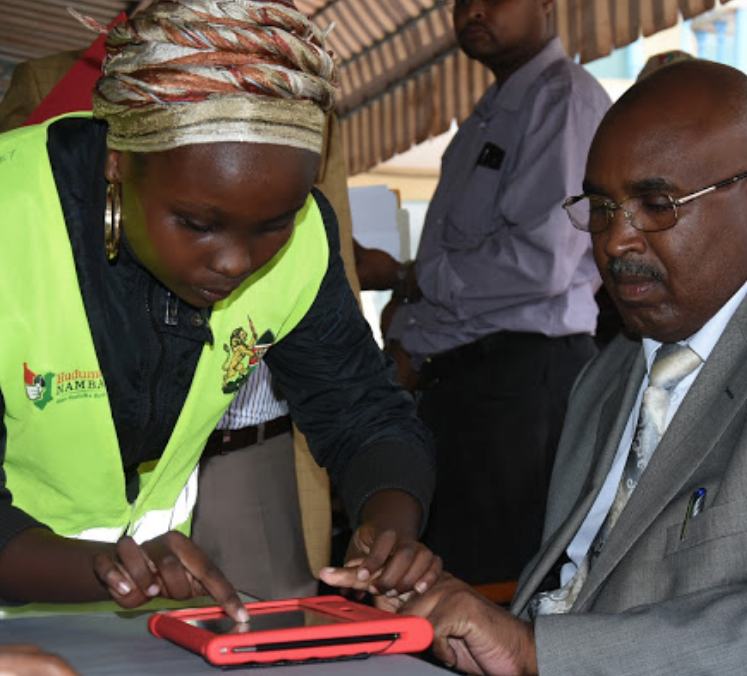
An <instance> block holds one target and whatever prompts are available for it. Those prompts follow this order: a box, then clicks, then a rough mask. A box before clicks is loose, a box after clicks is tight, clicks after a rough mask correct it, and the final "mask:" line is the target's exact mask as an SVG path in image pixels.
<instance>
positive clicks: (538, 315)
mask: <svg viewBox="0 0 747 676" xmlns="http://www.w3.org/2000/svg"><path fill="white" fill-rule="evenodd" d="M552 9H553V0H509V1H506V2H496V1H495V0H493V1H491V0H455V2H454V17H453V18H454V27H455V30H456V34H457V39H458V41H459V44H460V46H461V48H462V49H463V50H464V52H465V53H466V54H467V55H468V56H469V57H470V58H473V59H476V60H478V61H480V62H481V63H483V64H484V65H486V66H487V67H488V68H490V70H491V71H492V72H493V74H494V75H495V79H496V82H495V84H494V85H492V86H491V87H490V88H489V89H488V90H487V92H486V93H485V94H484V96H483V97H482V99H481V100H480V101H479V102H478V104H477V106H476V107H475V110H474V112H473V113H472V115H471V116H470V117H469V118H467V120H465V122H464V123H463V124H462V125H461V126H460V129H459V131H458V133H457V134H456V136H455V138H454V140H453V141H452V143H451V145H450V146H449V148H448V149H447V150H446V153H445V154H444V156H443V160H442V169H441V178H440V181H439V184H438V187H437V189H436V192H435V195H434V197H433V199H432V201H431V203H430V206H429V209H428V214H427V217H426V221H425V226H424V229H423V235H422V239H421V242H420V246H419V250H418V254H417V259H416V260H415V261H414V262H407V263H404V264H402V265H399V266H398V265H397V263H396V262H395V261H394V260H393V259H392V260H384V261H382V260H378V261H376V262H377V263H378V265H375V266H374V267H375V268H376V278H374V279H372V280H367V279H366V278H365V274H364V275H363V276H362V286H363V287H364V288H366V286H368V287H369V288H393V289H394V305H393V306H390V307H389V308H387V311H386V312H385V317H386V323H387V324H388V330H387V333H386V337H387V350H388V351H389V352H390V353H391V354H392V356H393V357H394V358H395V359H396V361H397V363H398V366H399V372H400V379H401V380H402V381H403V383H405V385H406V386H408V387H409V388H410V389H415V390H419V391H420V392H422V396H421V399H420V409H421V414H422V416H423V418H424V419H425V420H426V421H427V422H428V423H430V425H431V426H432V428H433V430H434V433H435V436H436V440H437V447H438V477H437V489H436V493H435V498H434V503H433V506H432V509H431V514H430V524H429V526H428V530H427V532H426V540H427V542H428V543H429V545H430V546H431V548H432V549H433V550H434V551H435V552H437V553H438V554H440V555H441V556H442V557H443V559H444V567H445V568H446V569H447V570H449V571H451V572H452V573H454V574H455V575H457V576H458V577H461V578H462V579H464V580H466V581H467V582H470V583H472V584H480V583H486V582H496V581H501V580H511V579H515V578H516V577H518V574H519V572H520V571H521V569H522V567H523V565H524V564H525V563H526V562H527V561H528V560H529V558H531V556H532V554H533V553H534V552H535V551H536V549H537V547H538V545H539V542H540V534H541V529H542V523H543V517H544V511H545V495H546V493H547V488H548V481H549V476H550V470H551V468H552V463H553V458H554V454H555V448H556V446H557V442H558V437H559V433H560V429H561V425H562V421H563V417H564V414H565V408H566V402H567V398H568V394H569V392H570V389H571V386H572V384H573V381H574V379H575V377H576V375H577V374H578V372H579V370H580V369H581V367H582V366H583V365H584V364H585V363H586V361H587V360H588V359H589V358H590V357H591V356H593V354H594V353H595V347H594V343H593V339H592V334H593V332H594V329H595V325H596V318H597V311H598V309H597V306H596V303H595V301H594V293H595V292H596V290H597V289H598V287H599V284H600V281H599V276H598V273H597V271H596V268H595V266H594V262H593V260H592V257H591V251H590V239H589V237H588V235H586V234H585V233H581V232H578V231H576V230H574V229H573V227H572V226H571V224H570V223H569V222H568V218H567V217H566V215H565V213H564V212H563V209H562V208H561V204H562V202H563V199H564V198H565V196H566V195H569V194H575V193H577V192H579V191H580V190H581V182H582V178H583V172H584V165H585V158H586V155H587V151H588V149H589V145H590V143H591V139H592V136H593V134H594V131H595V130H596V128H597V125H598V123H599V121H600V120H601V118H602V116H603V115H604V113H605V112H606V110H607V108H608V107H609V105H610V99H609V97H608V96H607V94H606V93H605V91H604V90H603V89H602V87H601V86H600V85H599V83H597V82H596V81H595V80H594V79H593V78H592V77H591V76H590V75H589V74H588V73H587V72H586V71H585V70H584V69H583V68H581V67H580V66H578V65H577V64H575V63H573V61H572V60H571V59H570V58H569V57H568V56H567V55H566V53H565V51H564V50H563V47H562V45H561V43H560V40H559V39H558V38H554V39H553V38H552V37H551V34H550V14H551V12H552ZM357 253H358V262H359V264H360V265H359V268H360V269H361V271H364V270H365V267H364V266H365V265H366V264H370V262H371V258H370V255H374V253H373V252H371V251H370V250H361V249H358V252H357ZM377 254H378V252H377ZM382 262H383V263H384V264H383V265H381V263H382ZM395 306H396V309H395ZM392 311H393V314H392Z"/></svg>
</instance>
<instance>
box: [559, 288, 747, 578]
mask: <svg viewBox="0 0 747 676" xmlns="http://www.w3.org/2000/svg"><path fill="white" fill-rule="evenodd" d="M745 296H747V283H745V284H744V285H742V287H741V288H740V289H739V290H738V291H737V292H736V293H735V294H734V295H733V296H732V297H731V298H730V299H729V300H728V301H727V302H726V304H725V305H724V306H723V307H722V308H721V309H720V310H719V311H718V312H717V313H716V314H715V315H714V316H713V317H712V318H711V319H710V320H709V321H708V323H707V324H705V326H703V328H701V329H700V331H698V332H697V333H696V334H694V335H693V336H691V337H690V338H689V339H688V340H685V341H683V342H684V343H685V344H686V345H689V347H690V349H691V350H693V352H695V353H696V354H697V355H698V356H699V357H700V358H701V360H702V363H701V364H700V366H698V368H696V369H695V370H694V371H693V372H692V373H691V374H690V375H688V376H687V377H686V378H683V379H682V380H681V381H680V382H679V383H678V384H677V386H676V387H675V388H674V390H672V393H671V395H670V401H669V410H668V412H667V419H666V424H667V425H669V423H670V421H671V420H672V418H673V417H674V414H675V413H676V412H677V409H678V408H679V407H680V404H681V403H682V400H683V399H684V398H685V395H687V393H688V391H689V390H690V386H691V385H692V384H693V382H694V381H695V378H697V376H698V374H699V373H700V371H701V369H702V368H703V364H704V363H705V361H706V359H708V357H709V356H710V354H711V352H712V351H713V348H714V347H715V345H716V343H717V342H718V339H719V338H720V337H721V334H722V333H723V332H724V329H725V328H726V325H727V324H728V323H729V321H730V320H731V318H732V316H733V315H734V312H735V311H736V309H737V307H738V306H739V304H740V303H741V302H742V300H744V298H745ZM659 347H661V343H659V342H658V341H656V340H652V339H651V338H644V339H643V352H644V355H645V358H646V375H645V376H644V378H643V381H642V382H641V387H640V389H639V390H638V397H637V399H636V402H635V405H634V406H633V409H632V410H631V412H630V417H629V418H628V423H627V425H626V426H625V431H624V432H623V435H622V437H621V438H620V444H619V446H618V447H617V453H616V454H615V459H614V461H613V462H612V467H611V468H610V471H609V473H608V474H607V478H606V479H605V481H604V485H603V486H602V490H601V491H600V492H599V495H598V496H597V499H596V500H595V501H594V504H593V505H592V507H591V509H590V510H589V513H588V514H587V515H586V519H584V522H583V523H582V524H581V528H579V530H578V532H577V533H576V535H575V536H574V538H573V539H572V540H571V542H570V544H569V545H568V548H567V549H566V553H567V554H568V558H569V559H570V562H569V563H566V564H565V565H564V566H563V568H562V569H561V571H560V584H561V586H562V585H565V584H566V583H567V582H568V581H569V580H570V579H571V578H572V577H573V575H574V573H575V572H576V569H577V568H578V566H579V565H580V563H581V561H583V559H584V557H585V556H586V553H587V552H588V550H589V547H590V546H591V543H592V541H593V540H594V538H595V537H596V534H597V532H598V531H599V528H600V527H601V525H602V522H603V521H604V519H605V518H606V516H607V512H609V510H610V507H611V506H612V502H613V500H614V499H615V493H616V492H617V486H618V484H619V483H620V478H621V477H622V473H623V469H624V467H625V462H626V460H627V458H628V451H629V449H630V445H631V443H632V442H633V434H634V433H635V427H636V423H637V421H638V412H639V410H640V407H641V399H642V397H643V391H644V390H645V389H646V387H648V374H649V372H650V370H651V365H652V364H653V362H654V357H655V356H656V351H657V350H658V349H659Z"/></svg>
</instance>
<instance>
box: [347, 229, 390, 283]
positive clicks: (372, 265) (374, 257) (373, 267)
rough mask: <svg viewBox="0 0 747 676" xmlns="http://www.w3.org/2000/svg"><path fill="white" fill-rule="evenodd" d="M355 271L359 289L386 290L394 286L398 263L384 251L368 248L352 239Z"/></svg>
mask: <svg viewBox="0 0 747 676" xmlns="http://www.w3.org/2000/svg"><path fill="white" fill-rule="evenodd" d="M353 254H354V256H355V271H356V272H357V273H358V281H360V284H361V291H386V290H387V289H391V288H392V287H393V286H394V280H395V278H396V276H397V268H398V267H399V263H398V262H397V261H396V260H395V259H394V258H393V257H392V256H391V255H390V254H388V253H387V252H386V251H382V250H381V249H368V248H366V247H364V246H361V245H360V244H359V243H358V242H357V241H356V240H353Z"/></svg>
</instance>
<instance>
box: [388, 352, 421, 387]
mask: <svg viewBox="0 0 747 676" xmlns="http://www.w3.org/2000/svg"><path fill="white" fill-rule="evenodd" d="M384 352H386V353H387V354H388V355H390V356H391V357H392V359H394V362H395V363H396V364H397V378H398V380H399V382H400V383H401V385H402V387H404V388H405V389H406V390H407V391H408V392H414V391H415V390H416V389H417V386H418V382H419V381H420V373H419V372H418V371H416V370H415V369H414V368H412V363H411V362H410V355H409V354H407V352H405V351H404V350H403V349H402V346H401V345H400V343H399V341H397V340H391V341H389V342H388V343H387V345H386V347H385V348H384Z"/></svg>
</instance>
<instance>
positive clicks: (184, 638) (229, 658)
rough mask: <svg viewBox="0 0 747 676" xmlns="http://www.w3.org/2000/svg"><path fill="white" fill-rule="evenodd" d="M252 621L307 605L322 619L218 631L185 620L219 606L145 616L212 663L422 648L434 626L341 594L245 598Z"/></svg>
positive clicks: (213, 615) (208, 615)
mask: <svg viewBox="0 0 747 676" xmlns="http://www.w3.org/2000/svg"><path fill="white" fill-rule="evenodd" d="M246 608H247V610H249V614H250V616H254V618H255V622H257V621H258V620H259V619H260V615H263V614H267V613H273V612H276V613H277V612H281V613H282V612H285V611H289V610H303V611H310V612H312V613H314V614H316V615H317V616H318V617H319V619H320V620H321V621H322V622H326V621H327V620H329V621H330V623H329V624H326V623H323V624H313V625H309V626H303V627H293V628H282V629H269V630H259V631H251V620H250V622H249V627H250V630H249V631H248V632H246V633H236V634H217V633H213V632H212V631H209V630H207V629H204V628H201V627H197V626H194V625H193V624H189V623H188V622H189V621H201V620H202V621H205V620H207V621H209V620H218V619H220V618H225V617H226V615H225V613H224V612H223V611H222V609H221V608H219V607H217V606H215V607H211V608H189V609H184V610H171V611H162V612H159V613H156V614H155V615H152V616H151V617H150V619H149V621H148V628H149V629H150V631H151V633H153V634H154V635H156V636H158V637H160V638H165V639H169V640H170V641H172V642H173V643H176V644H178V645H180V646H182V647H184V648H187V649H188V650H191V651H193V652H195V653H198V654H200V655H202V656H203V657H204V658H205V659H206V660H207V661H208V662H210V663H211V664H214V665H217V666H224V667H225V666H230V665H239V664H243V665H251V664H257V665H260V664H265V665H266V664H271V663H294V662H308V661H315V660H331V659H343V658H353V657H368V656H370V655H387V654H392V653H413V652H419V651H421V650H425V649H426V648H427V647H428V646H429V645H430V644H431V641H432V640H433V628H432V627H431V625H430V623H429V622H428V621H427V620H425V619H423V618H421V617H413V616H409V615H396V614H392V613H388V612H385V611H383V610H379V609H377V608H372V607H370V606H364V605H362V604H360V603H355V602H353V601H349V600H347V599H345V598H343V597H341V596H315V597H310V598H304V599H288V600H282V601H263V602H258V603H248V604H246Z"/></svg>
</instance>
